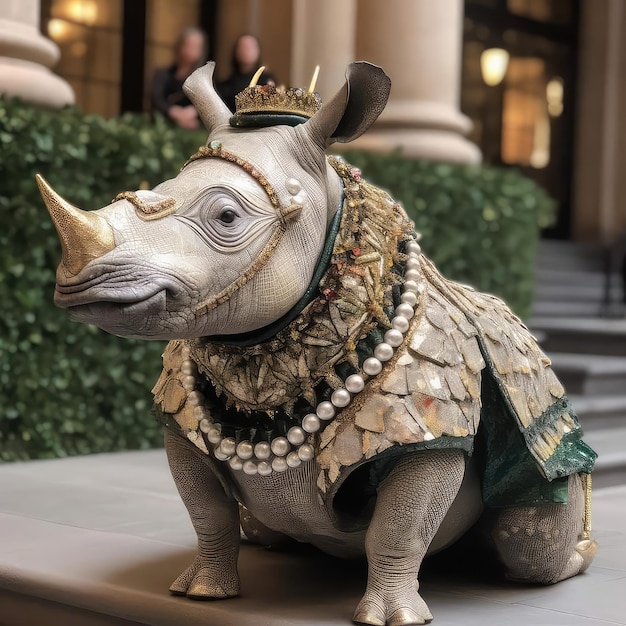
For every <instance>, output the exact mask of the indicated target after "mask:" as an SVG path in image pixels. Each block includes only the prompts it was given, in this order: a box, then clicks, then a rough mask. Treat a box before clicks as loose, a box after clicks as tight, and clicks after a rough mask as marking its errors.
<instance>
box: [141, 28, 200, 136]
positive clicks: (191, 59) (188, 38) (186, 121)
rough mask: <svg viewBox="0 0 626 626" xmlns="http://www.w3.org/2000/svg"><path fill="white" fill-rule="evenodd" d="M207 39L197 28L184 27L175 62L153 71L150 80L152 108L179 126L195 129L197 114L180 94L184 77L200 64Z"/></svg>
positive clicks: (177, 44)
mask: <svg viewBox="0 0 626 626" xmlns="http://www.w3.org/2000/svg"><path fill="white" fill-rule="evenodd" d="M206 56H207V38H206V35H205V34H204V32H203V31H202V30H200V29H199V28H186V29H185V30H184V31H183V32H182V33H181V34H180V35H179V37H178V40H177V41H176V45H175V47H174V65H172V66H170V67H164V68H161V69H158V70H156V72H155V73H154V77H153V79H152V89H151V95H152V110H153V111H158V112H159V113H161V114H163V115H164V116H165V117H167V118H168V119H169V120H170V121H172V122H174V124H176V125H177V126H180V127H181V128H198V127H199V126H200V121H199V119H198V113H197V112H196V109H195V108H194V107H193V105H192V104H191V102H190V101H189V99H188V98H187V96H185V94H184V93H183V83H184V82H185V79H186V78H187V77H188V76H189V75H190V74H191V73H192V72H193V71H194V70H196V69H197V68H198V67H200V66H201V65H203V64H204V63H205V61H206Z"/></svg>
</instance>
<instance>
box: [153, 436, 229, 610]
mask: <svg viewBox="0 0 626 626" xmlns="http://www.w3.org/2000/svg"><path fill="white" fill-rule="evenodd" d="M165 450H166V452H167V459H168V461H169V465H170V471H171V472H172V477H173V478H174V482H175V483H176V487H177V488H178V493H180V497H181V498H182V500H183V502H184V503H185V506H186V507H187V510H188V511H189V516H190V517H191V522H192V524H193V527H194V529H195V531H196V534H197V535H198V555H197V556H196V558H195V560H194V562H193V563H192V564H191V565H190V566H189V567H188V568H187V569H186V570H185V571H184V572H183V573H182V574H181V575H180V576H179V577H178V578H177V579H176V580H175V581H174V582H173V583H172V585H171V587H170V591H171V592H172V593H173V594H176V595H187V597H189V598H192V599H194V600H210V599H216V598H231V597H233V596H236V595H238V594H239V575H238V573H237V557H238V555H239V542H240V534H239V509H238V505H237V502H236V501H235V499H234V498H233V497H232V496H230V495H228V494H227V493H226V492H225V491H224V487H223V486H222V484H221V482H220V481H219V479H218V478H217V476H216V475H215V474H214V472H213V470H212V468H211V467H210V464H209V462H208V460H207V459H206V458H203V457H202V456H201V453H200V452H198V451H197V450H196V449H195V448H194V447H193V446H192V444H190V443H189V442H187V441H186V440H184V439H182V438H181V437H180V436H178V435H176V434H174V433H172V432H169V431H168V430H167V429H166V430H165Z"/></svg>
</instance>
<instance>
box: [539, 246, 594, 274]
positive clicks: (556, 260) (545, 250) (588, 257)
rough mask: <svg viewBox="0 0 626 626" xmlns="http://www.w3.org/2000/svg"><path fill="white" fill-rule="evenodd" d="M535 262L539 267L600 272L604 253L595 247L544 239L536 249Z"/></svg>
mask: <svg viewBox="0 0 626 626" xmlns="http://www.w3.org/2000/svg"><path fill="white" fill-rule="evenodd" d="M537 261H538V265H539V266H541V267H554V268H557V267H558V268H564V269H569V270H594V271H602V268H603V263H604V252H603V250H602V249H601V248H598V247H595V246H586V245H584V244H576V243H573V242H571V241H556V240H545V239H544V240H542V241H540V242H539V245H538V247H537Z"/></svg>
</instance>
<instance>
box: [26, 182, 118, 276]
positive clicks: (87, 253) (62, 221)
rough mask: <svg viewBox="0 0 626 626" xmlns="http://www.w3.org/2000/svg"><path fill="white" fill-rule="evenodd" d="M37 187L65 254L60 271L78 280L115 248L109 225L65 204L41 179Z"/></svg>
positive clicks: (98, 217)
mask: <svg viewBox="0 0 626 626" xmlns="http://www.w3.org/2000/svg"><path fill="white" fill-rule="evenodd" d="M37 185H38V186H39V191H40V193H41V196H42V198H43V200H44V202H45V204H46V207H47V209H48V212H49V213H50V217H51V218H52V222H53V224H54V227H55V228H56V230H57V233H58V235H59V239H60V240H61V248H62V251H63V255H62V260H61V267H60V268H59V269H62V270H63V271H62V272H58V273H57V276H58V275H59V274H63V273H64V274H66V275H67V276H68V277H73V276H76V275H77V274H79V273H80V271H81V270H82V269H83V268H84V267H85V265H87V263H89V261H93V260H94V259H97V258H99V257H101V256H103V255H104V254H106V253H107V252H110V251H111V250H113V248H115V237H114V235H113V229H112V228H111V226H110V225H109V223H108V222H107V221H106V220H105V219H104V218H103V217H100V216H99V215H98V214H96V213H92V212H89V211H82V210H81V209H79V208H77V207H75V206H73V205H71V204H70V203H69V202H67V201H66V200H64V199H63V198H62V197H61V196H60V195H59V194H58V193H57V192H56V191H54V189H52V187H50V185H49V184H48V183H47V182H46V181H45V180H44V178H43V177H42V176H40V175H39V174H37Z"/></svg>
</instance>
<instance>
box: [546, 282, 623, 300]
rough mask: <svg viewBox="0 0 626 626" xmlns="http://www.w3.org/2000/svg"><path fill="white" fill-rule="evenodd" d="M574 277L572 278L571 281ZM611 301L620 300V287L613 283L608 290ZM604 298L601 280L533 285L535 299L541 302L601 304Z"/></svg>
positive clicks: (621, 294)
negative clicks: (584, 282)
mask: <svg viewBox="0 0 626 626" xmlns="http://www.w3.org/2000/svg"><path fill="white" fill-rule="evenodd" d="M575 279H576V276H574V277H573V279H572V280H573V281H574V280H575ZM609 295H610V296H611V298H612V299H613V300H617V301H618V300H622V299H623V298H622V296H623V289H622V287H621V285H619V284H617V283H616V282H613V284H612V285H611V289H610V294H609ZM604 298H605V288H604V282H603V280H598V281H596V282H594V283H593V284H581V283H577V282H572V283H571V284H570V283H563V282H555V283H548V282H538V283H536V285H535V299H536V300H538V301H540V302H542V301H567V302H587V301H594V302H602V301H603V300H604Z"/></svg>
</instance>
